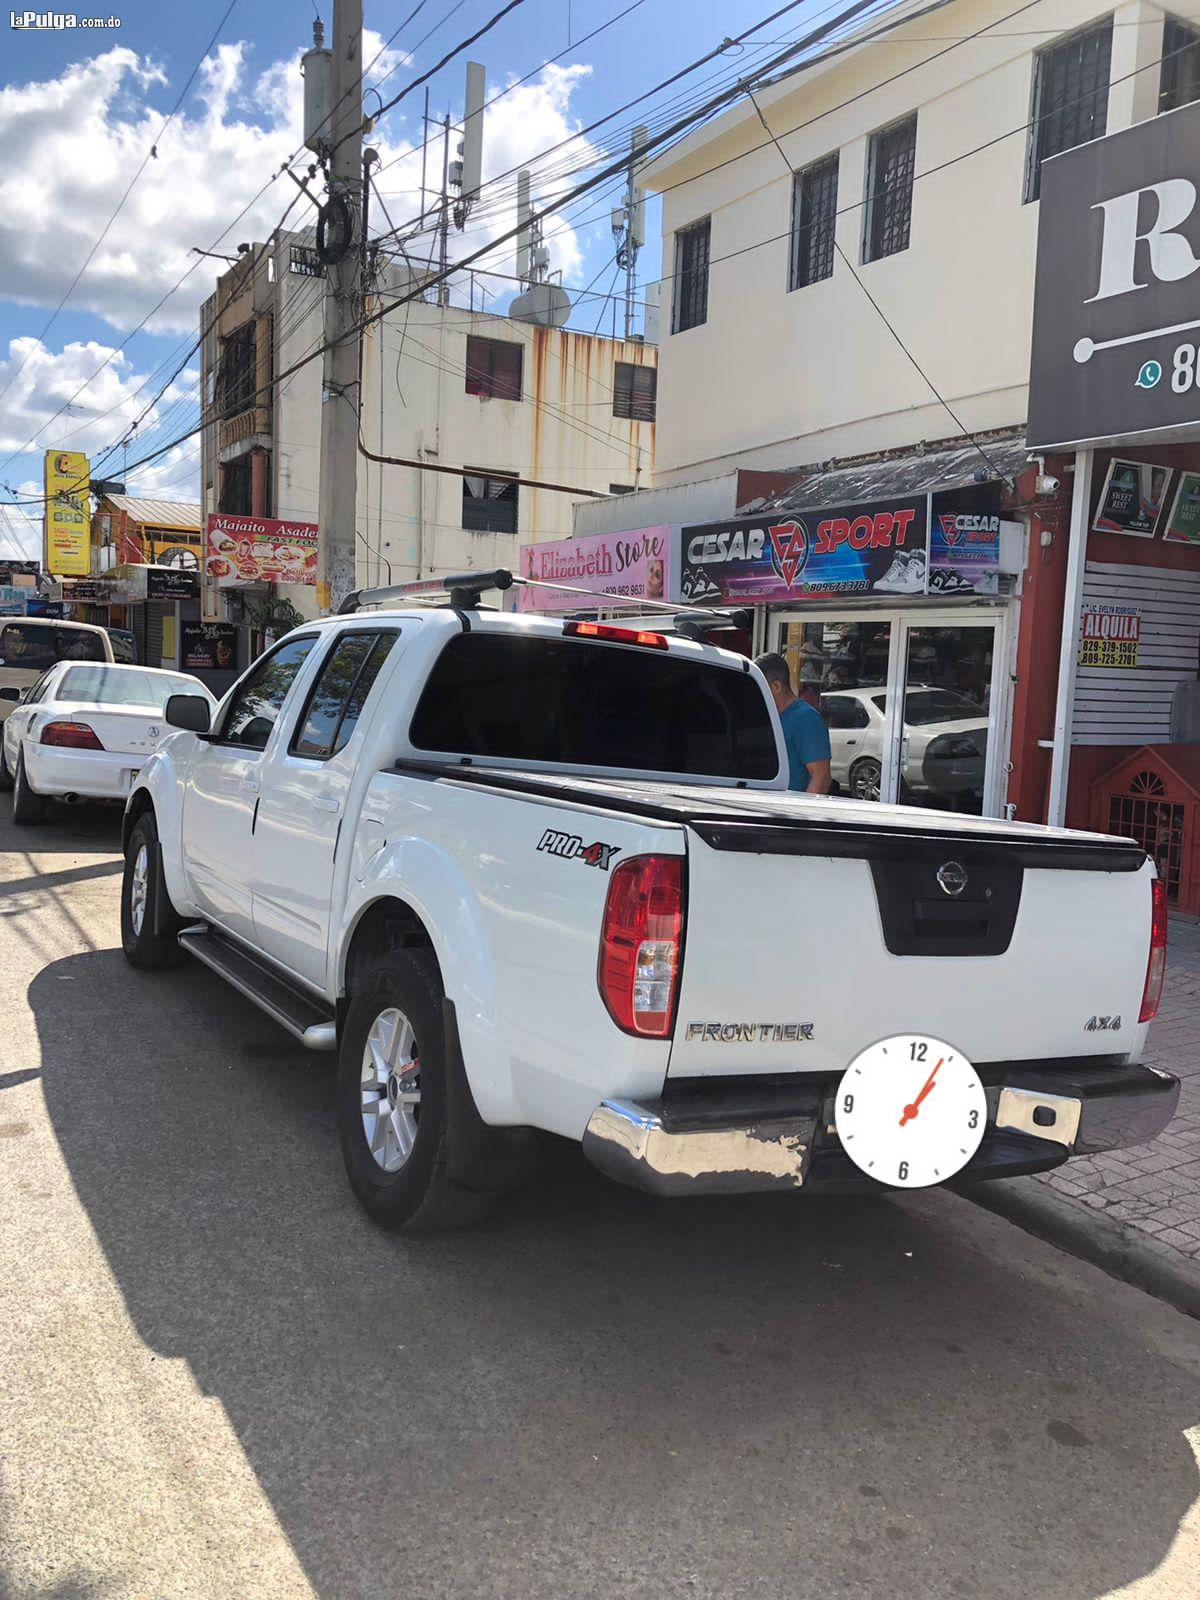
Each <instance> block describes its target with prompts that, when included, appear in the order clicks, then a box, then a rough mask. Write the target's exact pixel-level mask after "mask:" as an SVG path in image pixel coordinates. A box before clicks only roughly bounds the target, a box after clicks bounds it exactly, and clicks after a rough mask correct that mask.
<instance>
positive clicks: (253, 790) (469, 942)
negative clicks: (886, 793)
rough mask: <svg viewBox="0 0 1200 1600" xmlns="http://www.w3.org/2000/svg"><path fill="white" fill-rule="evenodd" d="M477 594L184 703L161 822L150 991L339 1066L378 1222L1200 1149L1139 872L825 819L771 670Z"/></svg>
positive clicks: (1014, 828)
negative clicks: (526, 1171) (766, 674)
mask: <svg viewBox="0 0 1200 1600" xmlns="http://www.w3.org/2000/svg"><path fill="white" fill-rule="evenodd" d="M506 577H508V575H507V574H503V575H495V576H494V577H493V578H492V579H490V580H489V581H490V582H492V583H495V584H501V585H502V580H503V578H506ZM475 581H476V582H482V581H483V580H480V579H479V578H478V576H477V577H476V579H475ZM511 581H512V580H511V578H509V582H511ZM466 582H467V580H466V579H464V580H456V581H455V583H454V584H452V585H451V587H452V589H453V590H454V594H453V601H454V604H453V608H444V609H443V608H438V607H436V606H430V607H428V608H427V609H422V610H413V611H406V610H399V609H380V610H361V611H359V612H357V613H355V614H352V615H345V616H338V617H336V618H328V619H324V620H321V621H317V622H311V623H306V624H304V625H303V626H302V627H300V628H297V629H296V630H295V631H293V632H292V633H290V634H288V635H287V636H286V637H285V638H284V639H282V640H281V641H280V642H279V643H278V644H276V645H275V646H274V647H273V648H272V649H271V650H269V651H268V652H267V654H266V655H264V656H263V657H261V658H260V659H259V660H258V661H257V662H256V663H255V664H254V665H253V666H252V667H251V668H250V669H249V671H247V672H246V673H244V674H243V675H242V676H241V678H240V679H239V680H238V682H237V683H236V684H235V686H234V687H233V688H232V689H231V690H230V691H229V693H228V694H227V695H226V697H225V699H224V700H223V702H222V704H221V707H220V710H219V712H218V714H217V717H216V720H215V722H214V723H212V724H211V725H210V703H209V701H208V700H207V699H205V698H203V697H202V696H200V695H198V694H195V693H192V694H188V695H179V696H174V697H172V698H171V699H170V700H169V701H168V702H167V706H166V721H167V722H168V723H170V724H171V725H172V726H173V727H176V728H180V729H186V730H188V731H186V732H183V733H181V734H179V735H178V736H177V737H175V738H173V739H170V740H168V741H167V742H166V743H165V744H164V745H163V746H162V747H161V748H160V749H159V750H158V752H157V753H156V754H155V755H153V756H151V757H150V759H149V760H148V761H147V762H146V764H145V766H144V767H143V768H142V770H141V772H140V774H139V775H138V777H137V779H136V781H135V783H134V786H133V790H132V793H131V795H130V798H129V803H128V806H127V808H126V814H125V874H124V880H123V886H122V897H121V942H122V946H123V949H124V952H125V955H126V957H127V959H128V960H129V961H130V962H131V963H132V964H133V965H135V966H138V967H143V968H162V967H167V966H170V965H171V964H172V963H173V962H174V961H175V960H177V959H178V958H180V956H181V955H183V954H185V953H186V954H188V955H191V956H192V957H194V958H196V959H198V960H200V961H202V962H203V963H205V964H206V965H207V966H209V967H210V968H212V969H213V971H215V972H216V973H218V974H219V975H220V976H221V977H222V978H223V979H225V980H226V981H227V982H229V983H230V984H231V985H232V986H233V987H234V988H236V989H238V990H239V991H240V992H241V993H242V994H243V995H245V996H247V997H248V998H249V999H251V1000H252V1001H253V1002H254V1003H255V1004H257V1005H258V1006H260V1007H261V1008H262V1009H263V1010H264V1011H266V1012H267V1013H268V1014H269V1015H270V1016H272V1017H274V1018H275V1019H276V1020H277V1021H278V1022H279V1023H280V1024H281V1025H282V1026H283V1027H284V1028H286V1029H288V1030H289V1031H290V1032H291V1033H292V1034H293V1035H294V1036H295V1037H296V1038H297V1039H298V1040H300V1041H302V1042H303V1043H304V1044H305V1045H306V1046H308V1047H311V1048H312V1049H316V1050H329V1051H336V1052H337V1053H338V1069H337V1089H336V1108H337V1119H338V1124H339V1129H340V1136H341V1144H342V1151H343V1156H344V1159H345V1164H346V1168H347V1172H348V1174H349V1178H350V1182H351V1185H352V1187H353V1189H354V1192H355V1193H356V1195H357V1196H358V1198H359V1200H360V1201H361V1203H362V1204H363V1206H364V1207H365V1208H366V1210H367V1211H368V1212H369V1213H370V1215H371V1216H372V1217H374V1218H375V1219H376V1220H377V1221H378V1222H380V1223H382V1224H384V1225H386V1226H388V1227H392V1228H400V1229H408V1230H426V1229H431V1228H434V1227H436V1226H443V1225H447V1224H449V1223H451V1222H455V1221H462V1220H464V1219H466V1218H468V1217H470V1216H473V1215H476V1214H478V1212H479V1211H480V1210H482V1209H485V1208H486V1206H487V1205H489V1204H490V1203H491V1201H492V1200H493V1199H494V1198H495V1195H496V1194H497V1193H499V1192H500V1191H501V1190H502V1189H503V1188H504V1187H505V1186H506V1185H507V1184H508V1183H510V1182H511V1181H513V1180H514V1177H515V1175H516V1174H517V1173H519V1171H520V1167H521V1160H522V1156H523V1152H524V1150H525V1149H526V1147H527V1144H528V1141H529V1140H530V1138H531V1137H532V1136H533V1134H534V1133H536V1132H541V1133H547V1134H554V1135H559V1136H561V1137H563V1138H567V1139H571V1140H574V1141H576V1142H577V1143H580V1144H581V1145H582V1148H583V1151H584V1153H585V1155H586V1156H587V1157H588V1158H589V1159H590V1160H592V1161H593V1162H594V1163H595V1164H596V1165H597V1166H598V1167H599V1168H600V1169H601V1170H602V1171H604V1172H606V1173H607V1174H609V1175H610V1176H612V1177H615V1178H617V1179H620V1180H622V1181H625V1182H628V1183H631V1184H635V1185H638V1186H640V1187H643V1188H646V1189H650V1190H653V1191H655V1192H658V1193H666V1194H677V1193H701V1192H722V1193H729V1192H735V1191H748V1190H758V1189H777V1190H786V1191H794V1190H796V1189H799V1188H805V1189H818V1190H819V1189H820V1188H822V1187H823V1186H824V1187H827V1188H828V1187H858V1188H863V1189H875V1188H877V1187H878V1184H879V1182H880V1181H881V1180H886V1182H888V1183H890V1184H893V1185H901V1186H903V1185H905V1184H910V1185H911V1184H913V1183H921V1184H934V1183H938V1182H942V1181H945V1180H946V1179H948V1178H949V1177H951V1176H953V1175H954V1174H955V1173H957V1172H960V1171H961V1172H963V1173H964V1174H965V1175H966V1176H967V1177H974V1178H979V1177H988V1176H998V1175H1003V1174H1006V1173H1009V1174H1011V1173H1014V1172H1030V1171H1041V1170H1044V1169H1048V1168H1051V1167H1055V1166H1057V1165H1059V1164H1060V1163H1061V1162H1063V1161H1065V1160H1066V1159H1067V1158H1068V1156H1070V1155H1072V1154H1083V1153H1089V1152H1092V1151H1096V1150H1100V1149H1107V1148H1111V1147H1115V1146H1118V1145H1124V1144H1132V1143H1138V1142H1141V1141H1144V1140H1146V1139H1149V1138H1151V1137H1153V1136H1154V1134H1155V1133H1157V1132H1158V1131H1160V1129H1161V1128H1162V1127H1163V1126H1164V1125H1165V1123H1166V1121H1167V1120H1168V1119H1169V1117H1170V1115H1171V1113H1172V1111H1173V1109H1174V1106H1175V1103H1176V1100H1177V1097H1178V1093H1179V1085H1178V1082H1177V1080H1175V1079H1174V1078H1172V1077H1171V1076H1170V1075H1169V1074H1166V1073H1162V1072H1160V1071H1158V1070H1157V1069H1155V1068H1152V1067H1149V1066H1145V1065H1142V1064H1141V1057H1142V1051H1143V1049H1144V1047H1145V1041H1146V1029H1147V1023H1148V1020H1149V1018H1150V1017H1151V1016H1152V1015H1153V1013H1154V1009H1155V1006H1156V1005H1157V997H1158V990H1159V987H1160V985H1161V978H1162V968H1163V960H1164V940H1165V927H1166V918H1165V901H1164V899H1163V896H1162V893H1161V886H1160V885H1159V884H1158V883H1157V880H1156V876H1155V870H1154V866H1153V864H1152V863H1151V862H1150V861H1149V860H1148V859H1147V857H1146V856H1145V854H1144V852H1143V851H1142V850H1140V849H1139V848H1138V847H1137V846H1136V845H1135V844H1133V843H1131V842H1130V841H1128V840H1118V839H1110V838H1107V837H1104V836H1100V835H1095V834H1079V833H1070V832H1066V831H1064V830H1058V829H1047V828H1041V827H1032V826H1028V825H1022V824H1019V823H1008V822H1001V821H991V820H982V819H978V818H974V817H967V816H960V815H952V814H948V813H944V812H931V811H924V810H918V809H915V808H908V807H901V806H896V807H889V806H868V805H862V804H858V803H856V802H854V801H851V800H837V799H829V798H825V797H817V796H809V795H804V794H793V793H790V792H789V791H788V790H787V788H786V783H787V777H786V774H787V763H786V755H785V751H784V745H783V739H782V733H781V730H780V726H779V720H778V717H777V715H776V713H775V709H774V707H773V705H772V703H771V701H770V698H769V696H768V692H767V688H766V684H765V681H764V679H763V678H762V675H761V674H760V673H759V671H758V670H757V668H756V667H754V666H753V665H752V663H751V662H749V661H747V660H745V659H744V658H742V657H741V656H737V655H733V654H730V653H727V652H725V651H723V650H718V649H716V648H714V647H713V646H711V645H709V644H706V643H704V642H701V641H700V640H699V639H693V638H679V637H668V636H666V635H663V634H660V633H657V632H655V631H654V630H653V627H652V626H650V625H647V624H640V625H633V626H624V627H623V626H612V625H608V624H598V623H594V622H589V621H566V622H564V621H561V620H554V619H550V618H541V617H531V616H517V615H515V614H512V613H501V612H495V611H490V610H484V609H475V607H474V605H473V603H472V601H471V598H470V595H471V593H473V592H474V591H469V592H468V591H465V590H464V588H463V585H464V584H465V583H466ZM423 587H425V588H427V587H428V586H427V585H426V586H423ZM394 597H395V591H384V592H383V593H382V595H380V596H379V597H377V599H378V601H379V603H385V602H390V601H392V600H394ZM368 598H369V597H368ZM1018 911H1019V913H1020V915H1019V916H1018ZM898 958H900V959H898ZM910 1030H919V1036H918V1034H916V1033H913V1032H910ZM946 1041H949V1043H947V1042H946ZM199 1043H200V1041H199V1040H197V1044H198V1045H199ZM889 1051H893V1052H894V1054H892V1055H891V1057H890V1059H889V1057H888V1052H889ZM880 1052H883V1054H882V1055H881V1054H880ZM864 1053H865V1054H866V1055H869V1056H871V1059H872V1060H873V1062H874V1065H873V1066H872V1067H871V1071H870V1072H869V1073H868V1072H867V1071H866V1067H865V1066H864V1065H863V1061H864ZM972 1062H974V1063H977V1064H978V1066H977V1070H976V1067H975V1066H973V1065H972ZM918 1072H919V1077H918V1076H917V1074H918ZM939 1073H940V1074H941V1076H940V1077H939ZM164 1092H169V1091H167V1090H166V1089H165V1088H164ZM864 1116H865V1117H866V1119H867V1120H866V1121H864V1120H863V1119H864ZM848 1119H853V1127H854V1131H853V1132H851V1131H850V1128H849V1127H848V1126H847V1120H848ZM839 1127H843V1128H845V1130H846V1139H845V1140H844V1141H843V1140H842V1138H841V1137H840V1135H839V1132H838V1129H839ZM873 1141H875V1142H873ZM897 1144H899V1149H897ZM872 1150H875V1151H876V1152H879V1154H878V1160H876V1158H875V1157H874V1156H872V1155H871V1151H872ZM918 1151H920V1152H921V1153H920V1155H918Z"/></svg>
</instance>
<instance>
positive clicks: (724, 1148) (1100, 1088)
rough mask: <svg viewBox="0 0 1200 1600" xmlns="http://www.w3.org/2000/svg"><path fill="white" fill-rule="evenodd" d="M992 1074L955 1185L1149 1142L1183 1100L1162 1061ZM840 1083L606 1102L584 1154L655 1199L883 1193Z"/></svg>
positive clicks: (1038, 1066) (1014, 1068)
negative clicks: (718, 1099)
mask: <svg viewBox="0 0 1200 1600" xmlns="http://www.w3.org/2000/svg"><path fill="white" fill-rule="evenodd" d="M989 1076H991V1077H992V1078H993V1081H992V1082H991V1083H990V1084H989V1085H988V1088H987V1097H988V1130H987V1133H986V1134H985V1136H984V1139H983V1143H982V1144H981V1145H980V1147H979V1150H978V1151H977V1153H976V1154H975V1156H974V1157H973V1158H972V1160H971V1161H970V1162H969V1163H968V1164H967V1166H966V1167H964V1168H963V1170H962V1171H961V1173H959V1174H958V1176H959V1178H960V1180H964V1181H970V1180H972V1179H980V1178H1000V1177H1016V1176H1018V1175H1019V1174H1021V1173H1025V1172H1042V1171H1045V1170H1047V1169H1048V1168H1050V1167H1056V1166H1059V1165H1060V1164H1061V1163H1062V1162H1063V1161H1065V1160H1066V1159H1067V1157H1068V1156H1071V1155H1088V1154H1094V1153H1096V1152H1097V1151H1101V1150H1114V1149H1118V1148H1120V1147H1123V1146H1126V1145H1135V1144H1145V1143H1147V1142H1148V1141H1149V1140H1151V1139H1153V1138H1155V1137H1156V1136H1157V1135H1158V1134H1159V1133H1161V1132H1162V1130H1163V1128H1165V1127H1166V1125H1167V1123H1168V1122H1169V1121H1170V1119H1171V1117H1172V1115H1173V1114H1174V1111H1175V1107H1176V1105H1177V1104H1178V1101H1179V1080H1178V1079H1177V1078H1174V1077H1172V1076H1171V1074H1170V1073H1167V1072H1163V1071H1161V1070H1160V1069H1159V1068H1157V1067H1144V1066H1130V1065H1117V1066H1106V1067H1095V1066H1092V1065H1090V1064H1088V1065H1085V1066H1083V1067H1077V1066H1076V1065H1075V1064H1074V1063H1065V1062H1064V1063H1063V1064H1062V1067H1061V1068H1059V1069H1056V1068H1055V1064H1053V1063H1012V1064H1011V1070H1010V1071H1008V1072H1005V1071H1004V1069H1003V1068H1002V1067H1000V1066H996V1067H994V1068H993V1070H992V1072H991V1073H989ZM1005 1077H1007V1078H1008V1080H1009V1081H1007V1082H1005V1081H1004V1078H1005ZM996 1079H999V1081H996ZM836 1087H837V1080H836V1079H830V1080H828V1081H827V1082H821V1081H819V1080H813V1079H812V1078H800V1077H798V1078H797V1079H796V1083H795V1090H794V1104H792V1105H786V1106H785V1105H781V1104H780V1087H779V1082H778V1079H776V1080H775V1081H774V1083H773V1084H772V1086H771V1089H770V1092H769V1093H767V1092H765V1091H763V1090H761V1089H759V1086H757V1085H756V1083H755V1081H754V1080H747V1081H746V1082H745V1083H743V1084H741V1085H738V1086H735V1088H733V1089H732V1090H730V1091H729V1102H728V1105H727V1107H726V1108H725V1110H724V1113H722V1111H721V1108H720V1107H719V1106H714V1103H713V1095H712V1093H711V1091H709V1090H708V1089H706V1088H705V1087H704V1086H703V1085H701V1086H700V1087H698V1088H696V1089H695V1091H694V1092H695V1095H696V1097H697V1098H696V1100H695V1101H689V1096H688V1093H687V1092H686V1091H684V1092H680V1091H679V1090H677V1091H676V1092H675V1093H673V1095H672V1098H671V1100H670V1102H669V1103H668V1102H666V1101H663V1102H656V1103H653V1104H644V1103H640V1102H638V1101H634V1100H605V1101H604V1102H603V1103H602V1104H601V1105H599V1106H598V1107H597V1108H596V1110H595V1111H594V1112H593V1113H592V1115H591V1118H590V1119H589V1121H588V1125H587V1128H586V1130H585V1131H584V1135H583V1153H584V1155H585V1156H587V1158H588V1160H589V1161H590V1162H591V1163H592V1165H593V1166H595V1167H596V1168H598V1169H599V1171H601V1172H603V1173H604V1174H605V1175H606V1176H607V1177H609V1178H613V1179H615V1180H616V1181H617V1182H618V1183H624V1184H628V1185H630V1186H632V1187H633V1188H635V1189H644V1190H647V1191H649V1192H650V1193H652V1194H659V1195H685V1194H753V1193H761V1192H763V1191H769V1190H776V1191H778V1190H785V1189H786V1190H793V1189H800V1188H821V1189H829V1190H839V1191H852V1190H856V1189H857V1190H866V1189H875V1188H878V1187H879V1185H878V1184H877V1183H876V1181H875V1180H874V1179H872V1178H868V1177H866V1176H865V1175H864V1174H863V1173H861V1172H859V1170H858V1168H857V1167H855V1166H854V1164H853V1163H852V1162H851V1161H850V1159H849V1157H848V1156H847V1155H846V1154H845V1152H844V1150H843V1149H842V1147H841V1143H840V1141H839V1140H838V1137H837V1130H836V1126H835V1124H834V1117H833V1095H834V1091H835V1090H836ZM701 1100H702V1102H703V1103H702V1105H701V1104H700V1101H701Z"/></svg>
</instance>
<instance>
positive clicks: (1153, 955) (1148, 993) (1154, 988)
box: [1138, 878, 1167, 1022]
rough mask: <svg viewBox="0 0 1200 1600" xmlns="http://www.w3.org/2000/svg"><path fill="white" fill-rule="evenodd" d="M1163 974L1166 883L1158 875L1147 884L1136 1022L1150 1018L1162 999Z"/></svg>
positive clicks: (1151, 1020) (1149, 1020) (1152, 1017)
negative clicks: (1145, 944) (1145, 951)
mask: <svg viewBox="0 0 1200 1600" xmlns="http://www.w3.org/2000/svg"><path fill="white" fill-rule="evenodd" d="M1166 975H1167V886H1166V884H1165V883H1164V882H1163V881H1162V879H1161V878H1155V879H1154V881H1153V883H1152V884H1151V885H1150V957H1149V960H1148V961H1147V962H1146V986H1145V988H1144V989H1143V990H1142V1009H1141V1011H1140V1012H1139V1013H1138V1021H1139V1022H1153V1020H1154V1018H1155V1017H1156V1016H1157V1014H1158V1002H1159V1001H1160V1000H1161V999H1162V989H1163V979H1164V978H1165V977H1166Z"/></svg>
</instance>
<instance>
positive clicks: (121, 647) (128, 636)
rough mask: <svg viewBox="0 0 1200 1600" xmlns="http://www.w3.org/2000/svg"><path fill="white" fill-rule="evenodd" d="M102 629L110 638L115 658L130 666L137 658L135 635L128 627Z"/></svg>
mask: <svg viewBox="0 0 1200 1600" xmlns="http://www.w3.org/2000/svg"><path fill="white" fill-rule="evenodd" d="M104 631H105V633H107V635H108V637H109V638H110V639H111V640H112V647H113V655H114V656H115V657H116V659H117V660H118V661H124V662H127V663H128V664H129V665H130V666H132V665H133V664H134V663H135V662H136V661H137V658H138V652H137V635H136V634H135V633H133V632H132V631H131V630H130V629H129V628H105V630H104Z"/></svg>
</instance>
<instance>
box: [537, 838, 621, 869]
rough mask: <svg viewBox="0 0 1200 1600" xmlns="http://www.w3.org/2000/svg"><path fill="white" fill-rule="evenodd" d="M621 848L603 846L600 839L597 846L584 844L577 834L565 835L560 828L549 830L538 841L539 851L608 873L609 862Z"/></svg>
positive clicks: (614, 845) (609, 845)
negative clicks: (579, 862) (580, 862)
mask: <svg viewBox="0 0 1200 1600" xmlns="http://www.w3.org/2000/svg"><path fill="white" fill-rule="evenodd" d="M620 848H621V847H620V845H616V844H602V843H601V842H600V840H599V839H597V840H596V842H595V844H584V842H583V840H582V839H581V838H580V836H579V835H578V834H577V833H563V832H562V831H561V829H559V828H547V829H546V831H545V833H544V834H543V835H542V837H541V839H540V840H539V841H538V849H539V850H545V851H546V853H547V854H548V855H552V856H558V857H560V858H561V859H562V860H563V861H582V862H583V863H584V865H585V866H589V867H599V868H600V870H601V872H607V871H608V864H609V862H610V861H611V860H612V858H613V857H614V856H615V855H616V853H617V851H618V850H619V849H620Z"/></svg>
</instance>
